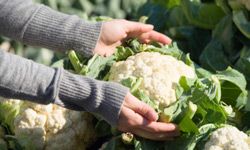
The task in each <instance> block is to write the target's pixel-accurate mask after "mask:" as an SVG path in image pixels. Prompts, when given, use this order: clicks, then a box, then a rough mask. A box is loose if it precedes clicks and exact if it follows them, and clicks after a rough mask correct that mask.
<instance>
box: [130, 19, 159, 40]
mask: <svg viewBox="0 0 250 150" xmlns="http://www.w3.org/2000/svg"><path fill="white" fill-rule="evenodd" d="M153 28H154V26H153V25H150V24H144V23H140V22H133V21H126V29H127V30H126V31H127V32H126V33H127V34H128V36H129V37H135V36H139V35H140V34H142V33H146V32H149V31H151V30H153Z"/></svg>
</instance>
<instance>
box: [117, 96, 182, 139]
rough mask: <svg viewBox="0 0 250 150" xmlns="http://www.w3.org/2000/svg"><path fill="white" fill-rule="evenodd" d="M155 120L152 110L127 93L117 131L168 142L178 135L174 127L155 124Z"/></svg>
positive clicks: (155, 114)
mask: <svg viewBox="0 0 250 150" xmlns="http://www.w3.org/2000/svg"><path fill="white" fill-rule="evenodd" d="M157 119H158V115H157V113H156V112H155V110H154V109H153V108H151V107H150V106H148V105H147V104H145V103H144V102H142V101H139V100H138V99H137V98H136V97H134V96H133V95H132V94H130V93H128V94H127V95H126V97H125V100H124V102H123V105H122V108H121V113H120V117H119V121H118V130H121V131H123V132H131V133H133V134H136V135H139V136H141V137H144V138H147V139H151V140H168V139H172V138H173V137H175V136H178V135H179V131H178V128H177V126H176V125H174V124H172V123H163V122H156V121H157Z"/></svg>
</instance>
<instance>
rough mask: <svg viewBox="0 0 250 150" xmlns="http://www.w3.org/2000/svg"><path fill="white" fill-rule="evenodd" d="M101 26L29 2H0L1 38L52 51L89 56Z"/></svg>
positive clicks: (0, 0)
mask: <svg viewBox="0 0 250 150" xmlns="http://www.w3.org/2000/svg"><path fill="white" fill-rule="evenodd" d="M100 31H101V23H89V22H86V21H84V20H82V19H80V18H79V17H77V16H74V15H67V14H63V13H60V12H57V11H54V10H52V9H50V8H49V7H47V6H44V5H41V4H34V3H33V2H32V0H0V35H4V36H7V37H10V38H12V39H16V40H19V41H22V42H24V43H26V44H28V45H34V46H41V47H45V48H49V49H53V50H61V51H66V50H70V49H74V50H76V51H78V52H80V53H82V54H84V55H85V56H90V55H92V50H93V49H94V48H95V45H96V42H97V40H98V38H99V34H100Z"/></svg>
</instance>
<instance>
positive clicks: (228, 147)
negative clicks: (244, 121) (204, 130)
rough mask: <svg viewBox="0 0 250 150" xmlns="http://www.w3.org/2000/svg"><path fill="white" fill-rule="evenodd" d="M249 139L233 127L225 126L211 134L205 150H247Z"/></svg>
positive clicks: (249, 145) (249, 147) (249, 144)
mask: <svg viewBox="0 0 250 150" xmlns="http://www.w3.org/2000/svg"><path fill="white" fill-rule="evenodd" d="M247 149H250V138H249V137H248V136H247V135H246V134H245V133H244V132H242V131H240V130H238V129H237V128H236V127H233V126H225V127H222V128H219V129H217V130H215V131H214V132H212V134H211V135H210V138H209V140H208V141H207V142H206V144H205V150H247Z"/></svg>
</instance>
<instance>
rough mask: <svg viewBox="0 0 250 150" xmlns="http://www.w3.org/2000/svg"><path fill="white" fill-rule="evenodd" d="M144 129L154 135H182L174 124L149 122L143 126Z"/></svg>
mask: <svg viewBox="0 0 250 150" xmlns="http://www.w3.org/2000/svg"><path fill="white" fill-rule="evenodd" d="M142 128H143V129H145V130H147V131H149V132H154V133H168V132H169V133H172V135H173V136H178V135H179V134H180V132H179V129H178V127H177V126H176V125H175V124H172V123H163V122H149V123H148V124H144V125H143V126H142Z"/></svg>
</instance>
